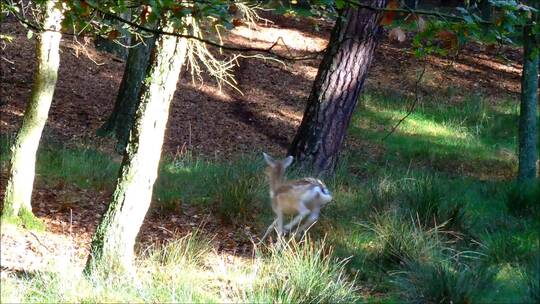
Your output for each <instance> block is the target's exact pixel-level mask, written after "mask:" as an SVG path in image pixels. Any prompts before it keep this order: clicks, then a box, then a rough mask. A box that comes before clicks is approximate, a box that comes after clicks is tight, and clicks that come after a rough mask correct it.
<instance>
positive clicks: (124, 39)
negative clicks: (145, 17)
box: [94, 9, 131, 60]
mask: <svg viewBox="0 0 540 304" xmlns="http://www.w3.org/2000/svg"><path fill="white" fill-rule="evenodd" d="M121 17H122V18H124V19H125V20H130V19H131V10H130V9H128V10H127V11H126V12H124V13H122V14H121ZM109 22H112V23H118V22H119V21H116V20H109ZM119 32H120V35H121V37H119V38H116V40H118V42H120V43H121V44H120V43H118V42H115V41H114V40H113V39H108V38H103V37H99V36H98V37H96V39H95V41H94V43H95V45H96V49H98V50H100V51H103V52H107V53H111V54H114V55H116V56H118V57H120V58H122V59H123V60H125V59H126V58H127V56H128V49H127V47H125V46H127V45H130V43H131V41H130V40H131V37H130V36H129V31H128V30H127V29H125V28H121V29H120V31H119ZM122 44H123V45H122Z"/></svg>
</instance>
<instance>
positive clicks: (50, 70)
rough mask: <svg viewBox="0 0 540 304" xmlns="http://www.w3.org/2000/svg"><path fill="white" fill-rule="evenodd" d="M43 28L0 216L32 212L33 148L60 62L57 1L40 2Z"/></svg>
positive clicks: (59, 20)
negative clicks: (29, 96)
mask: <svg viewBox="0 0 540 304" xmlns="http://www.w3.org/2000/svg"><path fill="white" fill-rule="evenodd" d="M42 10H43V20H42V22H41V24H42V25H43V28H44V29H45V30H44V31H43V32H41V33H39V34H38V35H37V37H36V70H35V74H34V83H33V86H32V95H31V98H30V101H29V103H28V105H27V106H26V110H25V112H24V117H23V121H22V125H21V127H20V129H19V131H18V133H17V136H16V138H15V141H14V143H13V145H12V146H11V155H10V164H9V175H8V182H7V186H6V192H5V196H4V202H3V210H2V217H3V218H4V217H6V218H7V217H17V216H19V215H21V214H22V213H24V212H27V213H30V214H31V213H32V206H31V198H32V188H33V184H34V175H35V165H36V152H37V149H38V146H39V141H40V139H41V133H42V132H43V127H44V126H45V122H46V121H47V116H48V113H49V108H50V106H51V102H52V99H53V94H54V89H55V86H56V80H57V77H58V67H59V65H60V52H59V47H60V39H61V37H62V35H61V33H60V29H61V22H62V19H63V18H64V16H63V12H62V9H61V2H60V1H47V2H45V3H43V4H42Z"/></svg>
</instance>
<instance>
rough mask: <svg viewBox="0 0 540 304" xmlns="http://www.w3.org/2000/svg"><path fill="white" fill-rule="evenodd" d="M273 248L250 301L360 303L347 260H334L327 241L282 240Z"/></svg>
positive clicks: (249, 296) (247, 298) (246, 298)
mask: <svg viewBox="0 0 540 304" xmlns="http://www.w3.org/2000/svg"><path fill="white" fill-rule="evenodd" d="M281 244H282V247H281V248H279V247H277V246H274V247H270V252H269V256H268V258H267V259H265V263H264V264H263V265H262V266H261V267H262V269H260V270H259V273H260V277H259V278H258V280H257V282H256V283H255V284H254V286H253V288H252V290H251V291H250V292H249V293H248V294H246V297H245V301H247V302H273V303H276V302H277V303H353V302H357V301H359V296H358V293H357V292H356V288H355V286H354V285H353V283H352V282H351V281H349V280H347V278H346V276H345V273H344V265H345V262H346V261H344V260H341V261H340V260H336V259H334V258H332V250H331V248H329V247H328V246H327V245H325V243H324V241H323V242H322V243H315V242H313V241H311V240H310V239H306V240H305V241H304V242H297V241H295V240H294V239H292V240H290V241H288V242H286V241H283V240H281Z"/></svg>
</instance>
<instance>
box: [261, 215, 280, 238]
mask: <svg viewBox="0 0 540 304" xmlns="http://www.w3.org/2000/svg"><path fill="white" fill-rule="evenodd" d="M277 222H278V219H277V218H276V219H275V220H274V221H273V222H272V224H270V226H268V229H266V232H265V233H264V235H263V237H262V238H261V242H262V241H264V239H266V237H267V236H268V235H269V234H270V232H272V230H273V229H274V227H275V226H276V223H277Z"/></svg>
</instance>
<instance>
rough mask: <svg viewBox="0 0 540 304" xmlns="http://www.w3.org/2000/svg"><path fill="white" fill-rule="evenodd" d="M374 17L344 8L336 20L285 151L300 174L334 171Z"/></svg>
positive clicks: (373, 33) (368, 56)
mask: <svg viewBox="0 0 540 304" xmlns="http://www.w3.org/2000/svg"><path fill="white" fill-rule="evenodd" d="M386 3H387V0H371V1H369V2H368V3H367V4H369V5H371V6H373V7H380V8H382V7H385V6H386ZM379 15H380V14H379V13H376V12H374V11H371V10H367V9H358V8H354V7H349V8H346V9H345V10H344V11H342V12H341V14H340V16H339V18H338V19H337V20H336V24H335V26H334V29H333V30H332V34H331V36H330V42H329V44H328V49H327V50H326V53H325V54H324V57H323V60H322V62H321V64H320V65H319V71H318V73H317V77H316V78H315V82H314V84H313V88H312V89H311V94H310V96H309V98H308V101H307V106H306V110H305V112H304V117H303V119H302V123H301V124H300V127H299V129H298V131H297V133H296V136H295V137H294V140H293V142H292V144H291V147H290V148H289V154H290V155H293V156H295V158H296V160H297V161H298V164H299V165H300V166H301V167H303V168H304V169H308V170H313V171H314V173H316V174H318V173H332V172H333V171H334V169H335V166H336V163H337V160H338V154H339V151H340V149H341V146H342V144H343V140H344V138H345V133H346V132H347V127H348V126H349V122H350V120H351V116H352V114H353V111H354V108H355V106H356V103H357V101H358V97H359V95H360V92H361V90H362V87H363V86H364V81H365V79H366V76H367V73H368V70H369V66H370V64H371V60H372V58H373V53H374V51H375V48H376V46H377V43H378V36H379V34H380V31H381V27H380V26H379Z"/></svg>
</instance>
